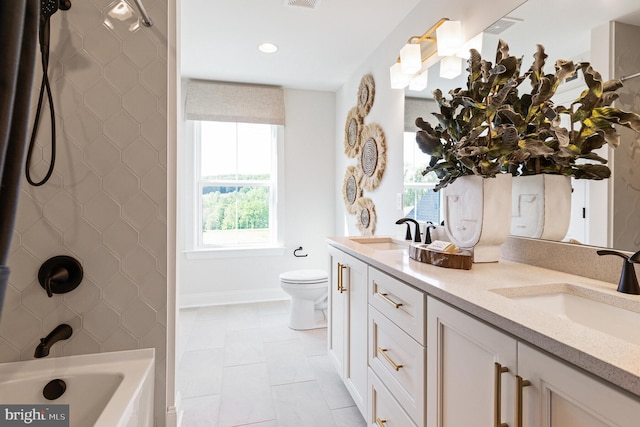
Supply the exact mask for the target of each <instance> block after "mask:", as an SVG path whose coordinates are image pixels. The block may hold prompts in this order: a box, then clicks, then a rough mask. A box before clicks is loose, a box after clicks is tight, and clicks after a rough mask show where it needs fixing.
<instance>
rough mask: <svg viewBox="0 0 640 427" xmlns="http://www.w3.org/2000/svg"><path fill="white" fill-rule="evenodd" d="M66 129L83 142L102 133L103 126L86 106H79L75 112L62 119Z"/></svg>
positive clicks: (75, 138) (70, 134)
mask: <svg viewBox="0 0 640 427" xmlns="http://www.w3.org/2000/svg"><path fill="white" fill-rule="evenodd" d="M62 121H63V123H64V131H65V133H67V134H69V136H71V137H72V138H73V139H74V140H76V141H78V142H79V143H81V144H86V143H87V142H90V141H93V140H94V139H96V138H97V137H98V136H99V135H100V134H101V133H102V126H101V124H100V120H98V119H97V118H96V117H95V116H94V115H93V114H92V113H90V112H89V110H87V109H86V108H79V109H78V110H76V113H75V114H71V115H67V116H65V117H64V118H63V119H62Z"/></svg>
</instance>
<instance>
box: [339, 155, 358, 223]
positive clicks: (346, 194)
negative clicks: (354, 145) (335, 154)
mask: <svg viewBox="0 0 640 427" xmlns="http://www.w3.org/2000/svg"><path fill="white" fill-rule="evenodd" d="M361 180H362V174H361V173H360V172H359V169H358V168H356V167H355V166H348V167H347V173H346V174H345V175H344V182H343V184H342V197H343V198H344V205H345V206H346V207H347V212H348V213H350V214H352V215H353V214H355V213H356V211H357V208H356V201H357V200H358V199H359V198H361V197H362V187H360V181H361Z"/></svg>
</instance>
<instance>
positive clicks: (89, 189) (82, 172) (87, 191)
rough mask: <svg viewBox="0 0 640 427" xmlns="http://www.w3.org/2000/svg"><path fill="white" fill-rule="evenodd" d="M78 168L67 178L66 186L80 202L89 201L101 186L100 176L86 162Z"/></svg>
mask: <svg viewBox="0 0 640 427" xmlns="http://www.w3.org/2000/svg"><path fill="white" fill-rule="evenodd" d="M77 169H78V170H77V171H76V173H74V174H73V175H72V176H71V177H70V178H69V180H68V181H67V179H66V178H65V181H64V188H65V190H66V191H67V192H68V193H69V194H70V195H71V197H73V198H74V199H75V200H77V201H78V202H79V203H87V202H88V201H89V200H90V199H91V197H93V196H94V195H95V193H96V191H97V190H98V189H99V188H100V177H99V176H98V175H97V174H96V173H95V172H94V171H93V170H91V169H90V168H89V167H88V166H87V165H85V164H84V163H79V164H78V168H77Z"/></svg>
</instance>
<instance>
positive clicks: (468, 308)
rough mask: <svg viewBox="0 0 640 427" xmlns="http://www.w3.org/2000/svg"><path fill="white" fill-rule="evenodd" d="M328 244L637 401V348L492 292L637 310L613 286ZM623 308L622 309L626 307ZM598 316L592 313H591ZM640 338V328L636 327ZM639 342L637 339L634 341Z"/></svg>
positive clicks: (509, 264) (503, 265)
mask: <svg viewBox="0 0 640 427" xmlns="http://www.w3.org/2000/svg"><path fill="white" fill-rule="evenodd" d="M327 241H328V243H329V245H331V246H334V247H336V248H338V249H340V250H342V251H344V252H346V253H348V254H350V255H353V256H355V257H356V258H359V259H361V260H363V261H364V262H366V263H367V264H369V265H371V266H372V267H375V268H377V269H379V270H382V271H384V272H386V273H388V274H390V275H392V276H395V277H396V278H398V279H400V280H402V281H403V282H406V283H408V284H410V285H411V286H414V287H416V288H418V289H420V290H422V291H424V292H426V293H427V294H428V295H431V296H433V297H435V298H438V299H440V300H442V301H444V302H446V303H448V304H450V305H452V306H454V307H457V308H458V309H460V310H462V311H464V312H466V313H468V314H471V315H473V316H475V317H477V318H479V319H481V320H483V321H485V322H487V323H489V324H491V325H493V326H495V327H497V328H499V329H501V330H503V331H504V332H506V333H508V334H511V335H513V336H514V337H515V338H516V339H518V340H520V341H523V342H526V343H530V344H532V345H534V346H536V347H538V348H540V349H542V350H545V351H546V352H548V353H550V354H552V355H554V356H556V357H558V358H560V359H562V360H565V361H567V362H570V363H572V364H574V365H576V366H578V367H580V368H582V369H584V370H585V371H587V372H590V373H591V374H593V375H595V376H597V377H600V378H602V379H604V380H606V381H609V382H611V383H613V384H615V385H617V386H618V387H620V388H622V389H623V390H626V391H628V392H631V393H632V394H634V395H635V396H638V397H640V345H634V344H631V343H629V342H627V341H624V340H622V339H620V338H616V337H613V336H611V335H608V334H606V333H604V332H600V331H597V330H595V329H591V328H587V327H586V326H583V325H581V324H579V323H575V322H573V321H571V320H569V319H566V318H562V317H560V316H554V315H550V314H549V313H545V312H544V311H542V310H540V309H536V308H535V307H529V306H527V305H525V304H522V303H521V302H518V301H515V300H512V299H510V298H508V297H507V296H504V295H501V294H500V292H502V293H503V294H508V291H504V290H503V291H498V292H493V291H491V290H493V289H500V288H512V287H520V286H526V287H530V286H539V285H551V284H570V285H574V286H577V287H580V288H586V289H592V290H597V291H599V292H602V293H608V294H610V295H612V296H614V297H620V298H623V299H625V300H628V306H629V307H631V308H633V307H638V306H640V296H634V295H626V294H621V293H618V292H616V284H614V283H607V282H602V281H599V280H594V279H589V278H585V277H581V276H577V275H573V274H567V273H562V272H558V271H554V270H548V269H545V268H541V267H535V266H532V265H527V264H523V263H517V262H513V261H506V260H501V261H500V262H498V263H491V264H473V267H472V269H471V270H454V269H447V268H440V267H435V266H432V265H428V264H423V263H420V262H417V261H415V260H413V259H411V258H409V256H408V251H407V249H406V248H405V249H399V250H377V249H375V247H372V245H367V244H360V243H356V242H354V241H352V240H351V239H350V238H348V237H333V238H329V239H327ZM629 307H626V308H629ZM593 316H598V313H593ZM637 326H638V327H637V333H638V334H639V335H640V324H639V325H637ZM639 339H640V337H639Z"/></svg>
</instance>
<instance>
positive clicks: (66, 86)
mask: <svg viewBox="0 0 640 427" xmlns="http://www.w3.org/2000/svg"><path fill="white" fill-rule="evenodd" d="M56 89H57V90H56V91H55V92H54V93H53V103H54V105H55V109H56V112H57V113H58V114H59V115H60V116H62V117H67V116H68V115H70V114H73V113H75V112H76V110H77V109H78V108H79V107H81V106H82V101H83V99H82V92H81V91H80V90H79V89H78V88H77V87H75V86H74V85H73V83H71V82H70V81H69V79H67V78H63V79H61V80H60V81H58V84H57V85H56Z"/></svg>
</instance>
